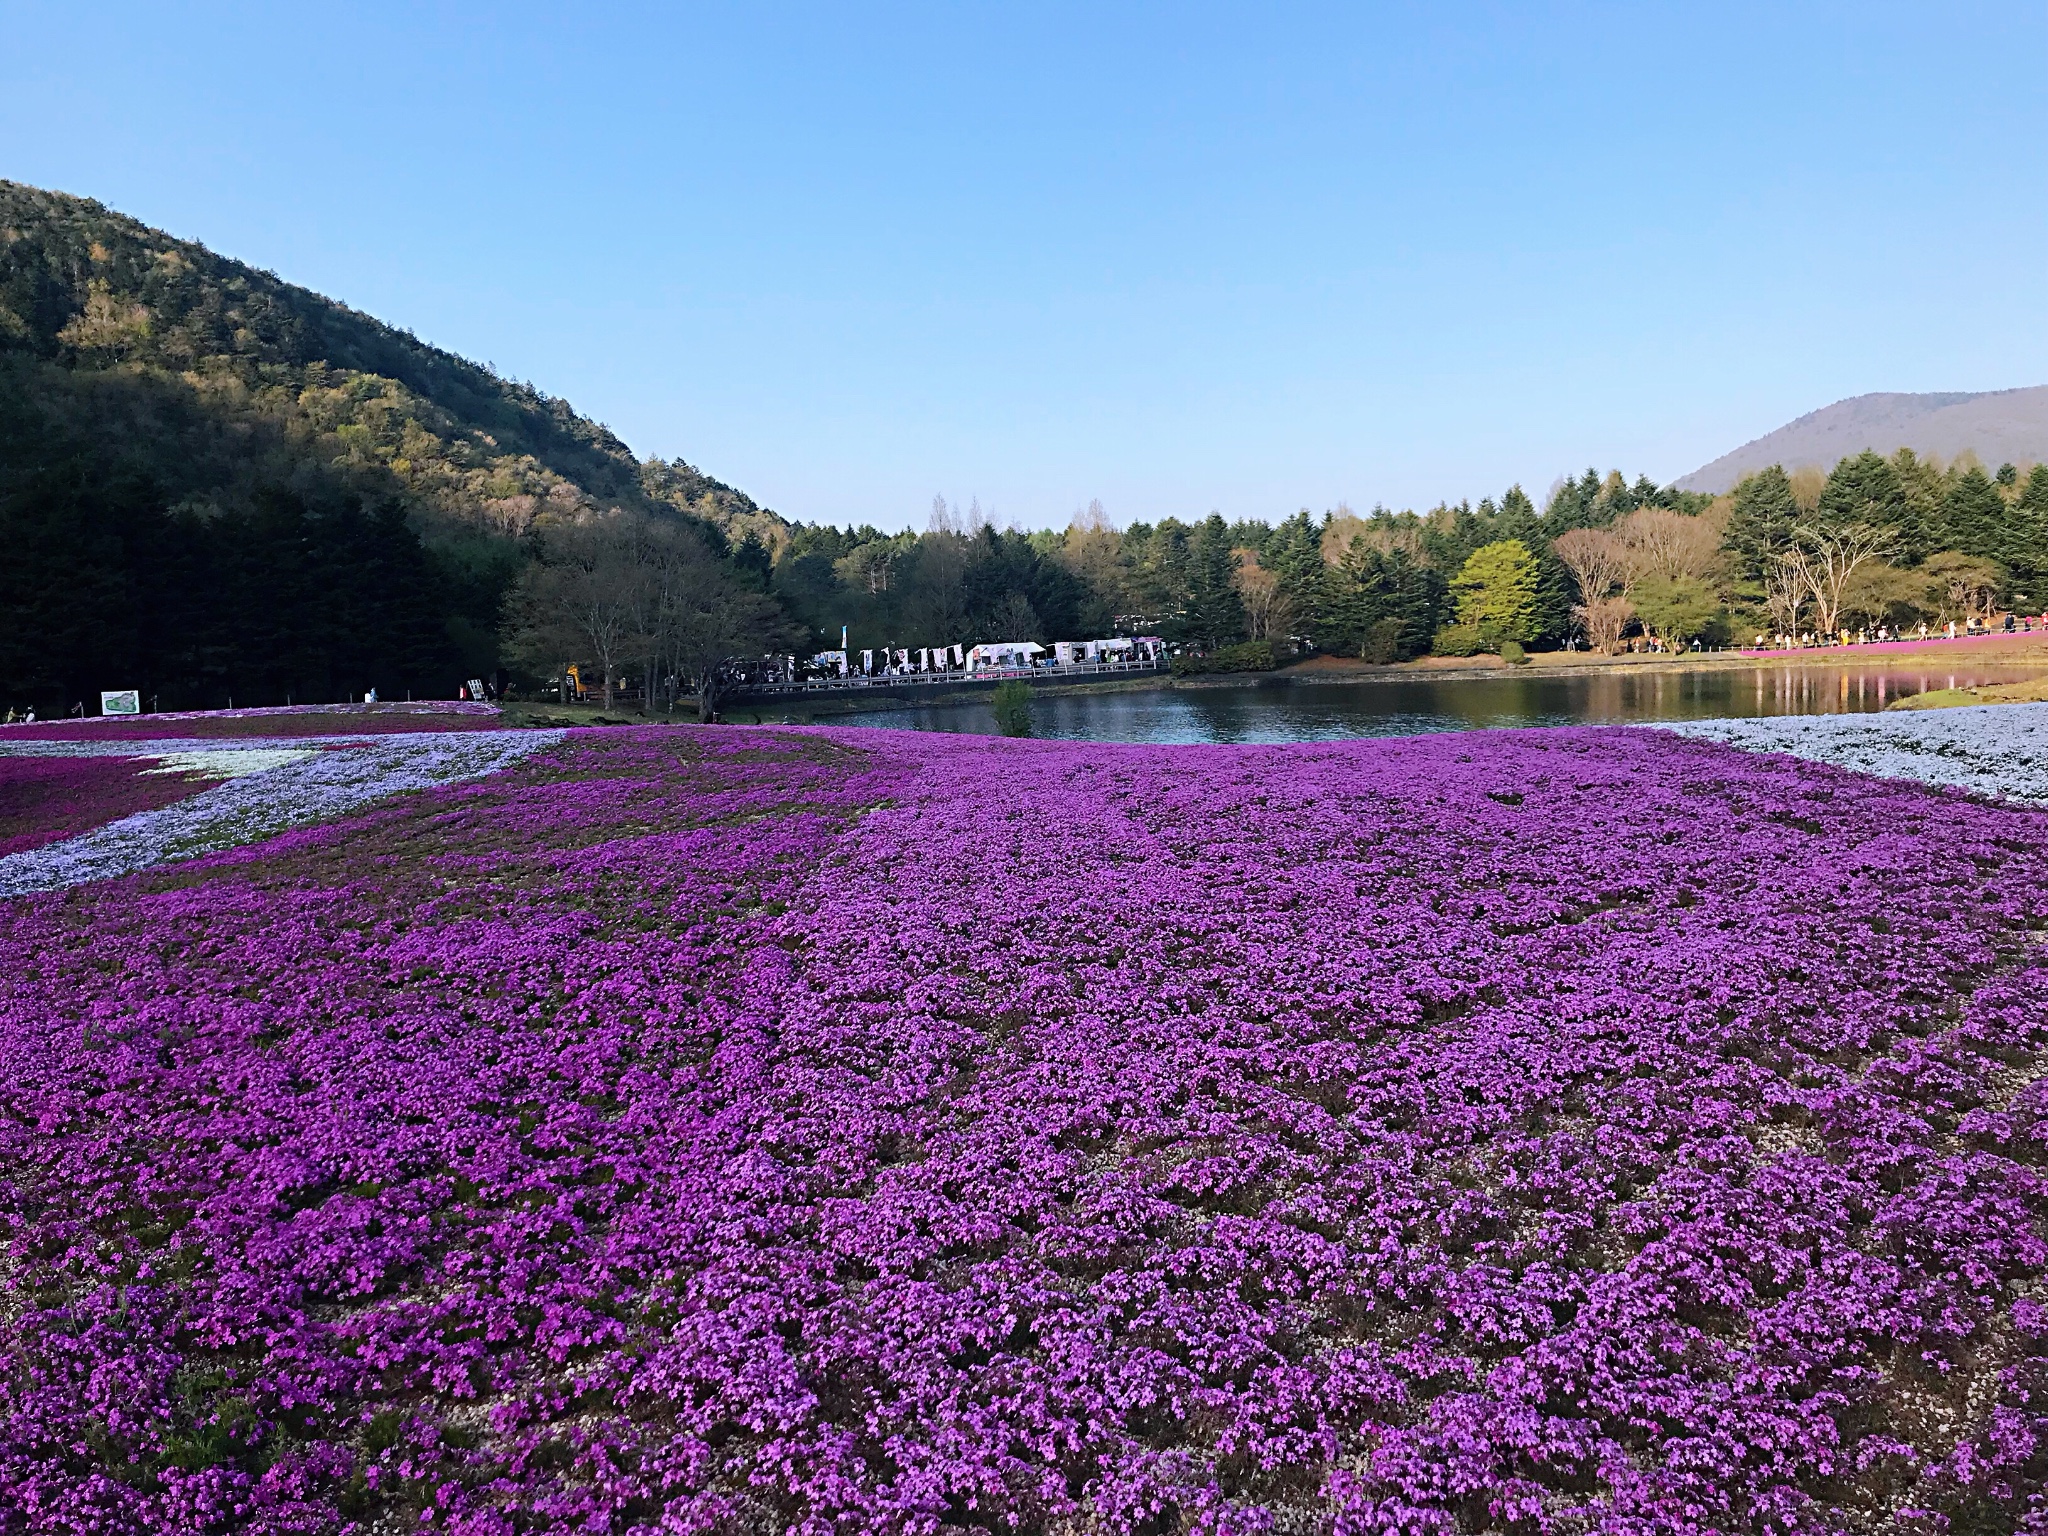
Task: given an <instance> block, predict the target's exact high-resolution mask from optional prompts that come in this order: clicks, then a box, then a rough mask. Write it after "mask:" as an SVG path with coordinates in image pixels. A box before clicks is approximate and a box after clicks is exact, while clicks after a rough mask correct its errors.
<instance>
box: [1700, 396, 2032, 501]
mask: <svg viewBox="0 0 2048 1536" xmlns="http://www.w3.org/2000/svg"><path fill="white" fill-rule="evenodd" d="M1866 448H1872V449H1875V450H1876V451H1877V452H1879V453H1882V454H1887V455H1889V454H1891V453H1893V452H1895V451H1896V450H1898V449H1900V448H1911V449H1912V450H1913V451H1914V452H1915V453H1918V454H1938V455H1939V456H1940V457H1942V458H1944V459H1952V458H1954V457H1955V456H1956V455H1957V454H1959V453H1961V452H1962V451H1963V450H1964V449H1966V448H1967V449H1970V450H1972V451H1974V452H1975V453H1976V455H1977V457H1978V458H1980V459H1982V460H1983V461H1984V462H1985V463H1986V464H1987V465H1990V466H1992V467H1994V468H1995V467H1996V466H1998V465H1999V464H2006V463H2011V464H2024V463H2027V462H2029V461H2033V462H2040V461H2044V460H2048V385H2036V386H2034V387H2033V388H2029V389H1998V390H1990V391H1985V392H1982V393H1977V394H1926V395H1901V394H1875V395H1856V396H1854V397H1853V398H1851V399H1848V400H1838V401H1836V402H1835V403H1834V404H1833V405H1830V406H1828V407H1826V408H1825V409H1823V410H1818V411H1813V412H1810V413H1809V414H1807V415H1805V416H1802V417H1800V418H1799V419H1798V420H1797V421H1794V422H1789V423H1787V424H1786V425H1785V426H1782V427H1780V428H1778V430H1777V431H1775V432H1771V433H1767V434H1766V435H1765V436H1763V437H1760V438H1758V439H1757V440H1756V441H1755V442H1753V443H1744V444H1743V445H1742V446H1741V447H1740V448H1737V449H1736V450H1735V451H1734V452H1733V453H1724V454H1723V455H1721V457H1720V458H1718V459H1716V460H1714V462H1713V463H1711V464H1707V465H1703V466H1702V467H1700V468H1699V469H1696V470H1694V471H1693V472H1692V473H1691V474H1689V475H1687V476H1685V478H1684V479H1682V480H1680V481H1678V488H1679V489H1680V490H1684V491H1706V492H1709V493H1712V494H1717V495H1718V494H1719V493H1720V492H1722V491H1726V490H1729V489H1731V488H1732V487H1733V486H1734V485H1735V483H1736V482H1737V481H1738V480H1740V479H1742V478H1743V476H1745V475H1749V474H1753V473H1754V472H1755V471H1757V470H1759V469H1767V468H1769V467H1770V466H1771V465H1773V464H1780V465H1783V466H1784V467H1785V468H1786V469H1797V468H1799V467H1800V466H1801V465H1804V464H1812V465H1815V466H1817V467H1819V468H1821V469H1824V470H1825V469H1832V468H1834V466H1835V463H1836V461H1838V460H1840V459H1845V458H1848V457H1849V456H1850V455H1851V454H1857V453H1861V452H1862V451H1863V450H1864V449H1866Z"/></svg>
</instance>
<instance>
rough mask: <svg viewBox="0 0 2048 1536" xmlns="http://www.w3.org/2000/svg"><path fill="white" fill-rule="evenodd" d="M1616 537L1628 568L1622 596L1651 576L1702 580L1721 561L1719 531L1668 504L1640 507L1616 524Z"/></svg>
mask: <svg viewBox="0 0 2048 1536" xmlns="http://www.w3.org/2000/svg"><path fill="white" fill-rule="evenodd" d="M1614 538H1615V541H1616V543H1617V544H1619V545H1620V547H1621V551H1622V558H1623V560H1624V562H1625V563H1626V565H1627V567H1628V575H1627V577H1626V578H1624V581H1623V592H1622V595H1623V596H1628V595H1629V594H1630V593H1632V592H1633V591H1634V590H1635V587H1636V584H1637V583H1638V582H1641V581H1645V580H1648V579H1649V578H1651V577H1662V578H1664V579H1666V580H1670V581H1676V580H1680V579H1683V578H1686V577H1691V578H1693V579H1695V580H1703V579H1705V578H1706V577H1708V576H1711V575H1712V574H1713V573H1714V571H1715V569H1716V567H1717V566H1718V565H1719V563H1720V558H1721V533H1720V530H1719V529H1717V528H1716V527H1714V525H1713V524H1712V523H1709V522H1708V521H1706V520H1705V519H1704V518H1698V517H1690V516H1687V515H1686V514H1685V513H1683V512H1674V511H1672V510H1671V509H1670V508H1669V507H1638V508H1637V509H1636V510H1635V511H1633V512H1631V513H1629V514H1628V516H1626V517H1624V518H1622V519H1620V520H1619V521H1618V522H1616V523H1615V525H1614Z"/></svg>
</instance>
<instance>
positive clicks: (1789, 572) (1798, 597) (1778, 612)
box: [1764, 545, 1813, 637]
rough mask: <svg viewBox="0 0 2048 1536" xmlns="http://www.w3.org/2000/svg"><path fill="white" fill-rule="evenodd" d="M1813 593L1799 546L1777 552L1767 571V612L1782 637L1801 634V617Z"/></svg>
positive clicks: (1765, 577)
mask: <svg viewBox="0 0 2048 1536" xmlns="http://www.w3.org/2000/svg"><path fill="white" fill-rule="evenodd" d="M1812 590H1813V582H1812V580H1811V577H1810V575H1809V572H1808V568H1807V562H1806V557H1805V555H1804V553H1803V551H1801V550H1800V549H1799V548H1798V546H1796V545H1791V546H1787V547H1786V548H1784V549H1779V550H1774V551H1772V552H1771V555H1770V564H1769V565H1767V566H1766V567H1765V568H1764V612H1766V613H1768V614H1769V615H1770V616H1771V622H1772V623H1773V624H1775V625H1777V626H1778V630H1779V632H1780V633H1782V634H1787V635H1792V636H1794V637H1796V636H1797V635H1798V634H1799V615H1800V614H1802V613H1804V612H1805V611H1806V599H1807V597H1808V595H1809V594H1810V593H1811V592H1812Z"/></svg>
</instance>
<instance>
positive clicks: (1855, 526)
mask: <svg viewBox="0 0 2048 1536" xmlns="http://www.w3.org/2000/svg"><path fill="white" fill-rule="evenodd" d="M1792 539H1793V547H1794V549H1795V550H1798V551H1799V552H1800V556H1801V558H1802V560H1803V563H1804V570H1805V581H1806V588H1807V591H1808V592H1809V593H1810V594H1811V595H1812V598H1813V606H1814V622H1815V626H1816V627H1817V628H1818V630H1819V631H1820V633H1821V634H1823V635H1832V634H1834V633H1835V626H1836V624H1838V623H1839V622H1840V621H1841V616H1842V593H1843V590H1844V589H1845V588H1846V587H1847V586H1848V585H1849V578H1850V577H1851V576H1854V575H1855V574H1856V571H1857V569H1858V567H1860V566H1862V565H1864V564H1866V563H1867V562H1869V561H1871V560H1876V559H1879V558H1881V557H1882V556H1884V555H1885V554H1887V553H1889V552H1890V551H1891V549H1892V547H1893V545H1894V544H1895V543H1896V540H1895V538H1894V536H1893V534H1892V530H1891V529H1889V528H1884V527H1880V526H1879V525H1878V524H1876V523H1868V522H1862V521H1856V522H1848V523H1835V524H1814V523H1802V524H1800V525H1799V526H1798V527H1797V528H1795V529H1793V531H1792Z"/></svg>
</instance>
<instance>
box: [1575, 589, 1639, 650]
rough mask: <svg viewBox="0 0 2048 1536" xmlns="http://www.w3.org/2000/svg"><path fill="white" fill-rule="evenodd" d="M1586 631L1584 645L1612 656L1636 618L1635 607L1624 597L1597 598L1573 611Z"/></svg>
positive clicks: (1618, 648) (1619, 647)
mask: <svg viewBox="0 0 2048 1536" xmlns="http://www.w3.org/2000/svg"><path fill="white" fill-rule="evenodd" d="M1573 612H1574V613H1576V614H1577V615H1578V620H1579V623H1580V625H1581V626H1582V627H1583V628H1584V629H1585V631H1586V643H1587V644H1588V645H1590V646H1592V647H1593V649H1595V650H1596V651H1605V652H1606V653H1607V654H1608V655H1610V656H1612V655H1614V654H1615V653H1616V652H1617V651H1619V650H1620V649H1621V637H1622V636H1623V635H1624V634H1626V633H1627V632H1628V627H1629V624H1630V623H1631V622H1633V620H1634V619H1635V616H1636V605H1635V604H1634V603H1632V602H1630V601H1629V600H1628V599H1627V598H1625V597H1597V598H1595V599H1594V600H1593V601H1592V602H1590V603H1581V604H1579V605H1578V606H1577V607H1576V608H1575V609H1574V610H1573Z"/></svg>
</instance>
